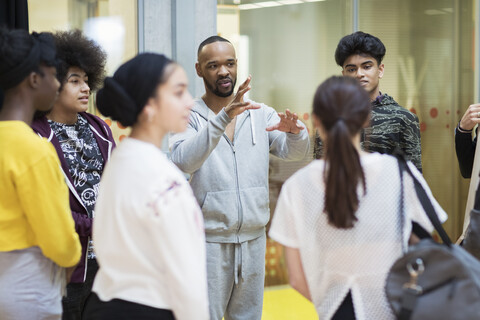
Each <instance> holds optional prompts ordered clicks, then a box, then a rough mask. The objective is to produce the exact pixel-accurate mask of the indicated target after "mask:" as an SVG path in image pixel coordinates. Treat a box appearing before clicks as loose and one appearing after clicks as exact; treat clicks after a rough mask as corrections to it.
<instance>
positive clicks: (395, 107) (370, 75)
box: [315, 31, 422, 171]
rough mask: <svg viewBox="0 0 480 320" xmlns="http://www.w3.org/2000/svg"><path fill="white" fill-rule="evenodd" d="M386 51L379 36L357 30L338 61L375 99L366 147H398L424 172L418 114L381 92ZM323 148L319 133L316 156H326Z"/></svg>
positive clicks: (365, 136) (339, 48)
mask: <svg viewBox="0 0 480 320" xmlns="http://www.w3.org/2000/svg"><path fill="white" fill-rule="evenodd" d="M385 52H386V49H385V45H384V44H383V43H382V41H381V40H380V39H379V38H377V37H375V36H373V35H371V34H368V33H365V32H362V31H357V32H354V33H352V34H349V35H347V36H345V37H343V38H342V39H341V40H340V42H339V43H338V45H337V49H336V50H335V61H336V63H337V64H338V65H339V66H340V67H341V68H342V75H344V76H347V77H352V78H355V79H356V80H357V81H358V82H359V83H360V85H361V86H362V87H363V88H364V89H365V90H366V91H367V93H368V95H369V96H370V101H371V102H372V114H371V119H370V122H369V124H367V127H366V128H364V130H363V133H362V135H361V137H362V143H361V145H362V148H363V149H364V150H366V151H369V152H379V153H383V154H392V153H393V151H394V150H395V149H400V150H402V152H403V153H404V154H405V157H406V159H407V160H410V161H412V162H413V164H415V166H416V167H417V169H418V170H420V171H422V152H421V144H420V123H419V121H418V117H417V116H416V115H415V114H413V113H412V112H410V111H408V110H407V109H405V108H403V107H401V106H400V105H399V104H398V103H397V102H396V101H395V100H394V99H393V98H392V97H391V96H389V95H388V94H386V93H382V92H380V79H381V78H382V77H383V74H384V70H385V65H384V64H383V63H382V60H383V57H384V56H385ZM322 149H323V148H322V144H321V141H320V139H319V137H318V136H317V138H316V141H315V158H317V159H319V158H321V157H322V153H323V151H322Z"/></svg>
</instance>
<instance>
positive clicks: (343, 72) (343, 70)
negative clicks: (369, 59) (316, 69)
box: [342, 68, 345, 76]
mask: <svg viewBox="0 0 480 320" xmlns="http://www.w3.org/2000/svg"><path fill="white" fill-rule="evenodd" d="M342 76H345V69H343V68H342Z"/></svg>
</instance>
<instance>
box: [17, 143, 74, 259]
mask: <svg viewBox="0 0 480 320" xmlns="http://www.w3.org/2000/svg"><path fill="white" fill-rule="evenodd" d="M48 147H51V146H48ZM51 148H52V150H51V151H52V152H54V150H53V147H51ZM16 182H17V186H16V187H17V190H18V195H19V198H20V205H21V206H22V209H23V212H24V213H25V216H26V219H27V222H28V224H29V225H30V228H31V230H32V231H33V235H34V237H35V239H34V240H35V243H38V246H39V247H40V249H41V250H42V252H43V254H44V255H45V256H46V257H47V258H49V259H51V260H52V261H53V262H55V263H56V264H58V265H59V266H61V267H71V266H74V265H76V264H77V263H78V261H79V260H80V256H81V246H80V241H79V238H78V234H77V233H76V232H75V223H74V221H73V218H72V215H71V212H70V206H69V199H68V188H67V186H66V184H65V181H64V177H63V175H62V173H61V169H60V162H59V160H58V158H57V154H56V153H54V154H52V153H48V152H47V153H45V154H44V155H41V156H40V158H39V159H38V161H36V162H35V163H34V164H33V165H32V166H31V167H30V168H29V170H26V171H25V172H23V173H22V174H21V175H20V176H19V177H18V179H16Z"/></svg>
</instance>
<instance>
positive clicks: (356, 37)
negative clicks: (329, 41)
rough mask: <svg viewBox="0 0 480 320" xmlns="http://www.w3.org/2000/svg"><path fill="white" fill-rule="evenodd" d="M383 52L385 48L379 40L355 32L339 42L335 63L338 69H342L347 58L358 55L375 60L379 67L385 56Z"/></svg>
mask: <svg viewBox="0 0 480 320" xmlns="http://www.w3.org/2000/svg"><path fill="white" fill-rule="evenodd" d="M385 52H386V49H385V46H384V45H383V43H382V41H380V39H378V38H377V37H375V36H372V35H371V34H368V33H365V32H362V31H357V32H355V33H352V34H349V35H348V36H345V37H343V38H342V39H341V40H340V42H339V43H338V45H337V49H336V50H335V61H336V62H337V64H338V65H339V66H340V67H343V64H344V63H345V60H347V59H348V57H350V56H352V55H356V54H358V55H363V56H371V57H373V58H375V60H377V62H378V64H379V65H380V63H381V62H382V59H383V57H384V56H385Z"/></svg>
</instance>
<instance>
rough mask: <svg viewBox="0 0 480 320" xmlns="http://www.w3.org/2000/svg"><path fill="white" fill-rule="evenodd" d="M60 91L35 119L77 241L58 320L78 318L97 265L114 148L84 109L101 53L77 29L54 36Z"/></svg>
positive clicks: (100, 73) (100, 72)
mask: <svg viewBox="0 0 480 320" xmlns="http://www.w3.org/2000/svg"><path fill="white" fill-rule="evenodd" d="M54 39H55V44H56V47H57V79H58V81H59V82H60V84H61V87H60V92H59V95H58V98H57V100H56V101H55V103H54V105H53V108H52V109H51V110H50V111H48V112H47V113H46V114H45V113H44V114H43V115H41V116H40V117H37V119H35V121H34V122H33V124H32V127H33V129H34V131H35V132H37V133H38V134H39V135H40V136H43V137H45V138H47V139H48V140H49V141H50V142H51V143H52V144H53V145H54V147H55V149H56V151H57V154H58V157H59V158H60V163H61V167H62V170H63V174H64V176H65V178H66V179H65V180H66V181H67V185H68V187H69V191H70V192H69V199H70V209H71V212H72V216H73V218H74V220H75V228H76V231H77V233H78V235H79V236H80V242H81V244H82V259H81V260H80V262H79V264H78V265H77V266H76V268H75V269H74V270H71V272H73V273H72V276H71V280H70V283H69V284H68V286H67V295H66V297H64V299H63V310H64V313H63V319H80V318H81V314H82V310H83V306H84V304H85V300H86V298H87V297H88V295H89V294H90V292H91V288H92V284H93V279H94V277H95V274H96V272H97V270H98V264H97V262H96V259H95V252H94V251H93V242H92V241H91V234H92V221H93V218H94V216H95V212H94V206H95V202H96V199H97V195H98V188H99V183H100V176H101V175H102V172H103V169H104V166H105V163H106V162H107V161H108V159H109V158H110V153H111V150H112V148H113V147H114V146H115V142H114V140H113V136H112V132H111V130H110V128H109V127H108V125H107V124H106V123H105V122H104V121H103V120H101V119H100V118H99V117H97V116H95V115H92V114H90V113H87V112H86V111H87V109H88V102H89V98H90V95H91V92H92V91H94V90H96V89H97V88H98V87H99V85H100V83H101V82H102V80H103V77H104V73H105V71H104V70H105V62H106V54H105V52H104V51H103V50H102V48H101V47H100V46H99V45H98V44H96V43H95V42H94V41H92V40H90V39H88V38H86V37H85V36H84V35H83V34H82V33H81V31H79V30H74V31H67V32H58V33H56V34H54Z"/></svg>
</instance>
